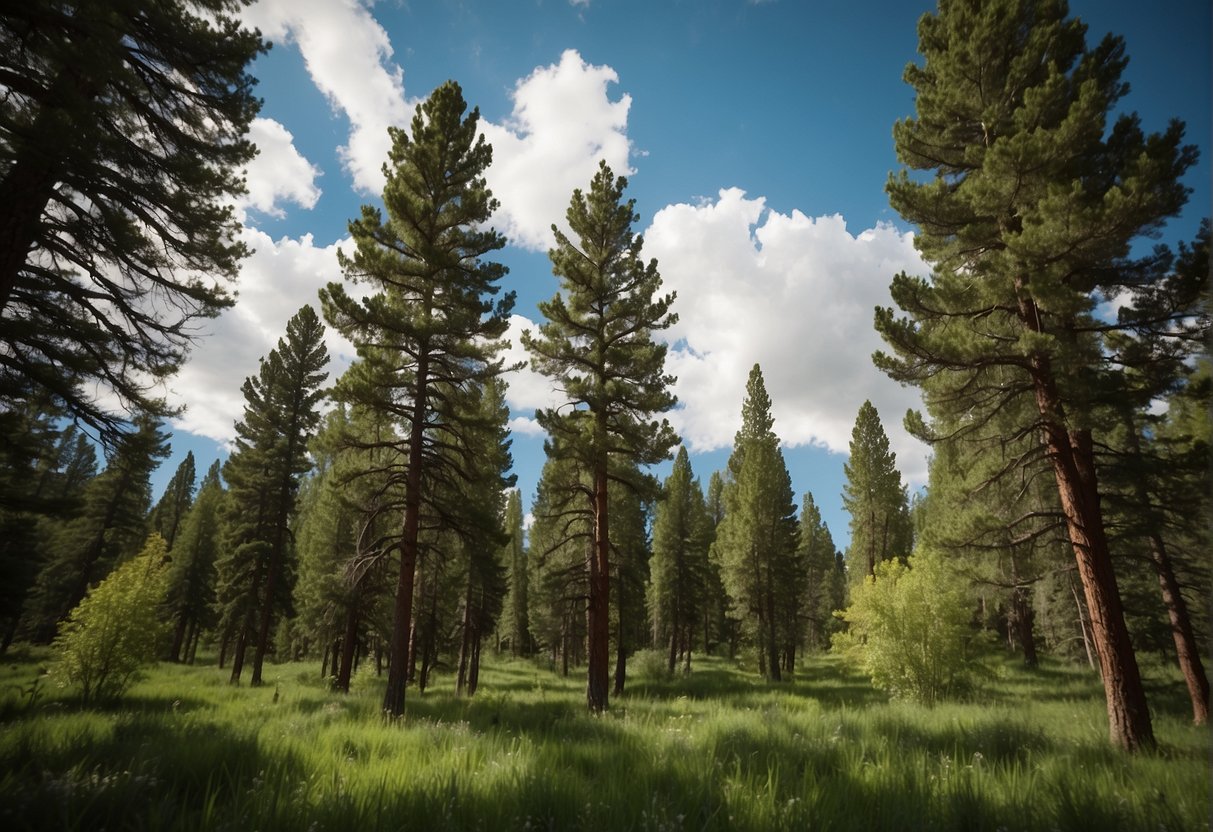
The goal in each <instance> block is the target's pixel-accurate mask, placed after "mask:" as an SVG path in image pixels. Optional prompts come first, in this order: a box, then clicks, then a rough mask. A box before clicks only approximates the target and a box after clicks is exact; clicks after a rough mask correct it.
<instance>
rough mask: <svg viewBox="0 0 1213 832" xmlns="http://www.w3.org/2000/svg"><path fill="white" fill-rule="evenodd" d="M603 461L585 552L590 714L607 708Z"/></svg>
mask: <svg viewBox="0 0 1213 832" xmlns="http://www.w3.org/2000/svg"><path fill="white" fill-rule="evenodd" d="M609 528H610V526H609V523H608V518H607V472H606V461H605V460H603V461H602V463H601V464H600V465H599V466H598V467H597V469H596V470H595V471H594V539H593V542H592V548H591V549H590V552H589V572H590V593H589V599H588V600H587V602H586V631H587V632H586V640H587V642H588V644H587V645H586V647H587V650H586V652H587V666H588V669H587V674H586V675H587V681H586V702H587V704H588V705H589V708H590V710H591V711H592V712H594V713H602V712H603V711H605V710H606V709H607V704H608V703H607V687H608V684H609V682H610V662H611V656H610V652H611V631H610V625H611V622H610V607H609V603H610V595H611V583H610V545H611V543H610V538H609V531H608V530H609Z"/></svg>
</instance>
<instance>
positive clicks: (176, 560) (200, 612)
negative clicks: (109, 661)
mask: <svg viewBox="0 0 1213 832" xmlns="http://www.w3.org/2000/svg"><path fill="white" fill-rule="evenodd" d="M223 495H224V490H223V483H222V482H221V481H220V478H219V462H218V461H216V462H214V463H213V464H212V465H211V467H210V469H209V470H208V471H207V472H206V476H204V477H203V478H202V485H201V486H200V487H199V489H198V497H197V499H196V500H194V502H193V505H192V506H190V509H189V511H188V512H186V514H185V517H184V518H183V519H182V521H181V525H180V527H179V531H178V534H177V537H176V541H175V543H174V544H173V547H172V550H171V551H170V553H169V554H170V564H169V568H168V575H167V578H166V581H167V589H166V595H165V612H166V614H167V618H168V620H169V621H170V622H171V624H172V627H173V641H172V645H171V647H170V648H169V659H170V660H172V661H174V662H182V661H184V662H188V663H190V664H193V661H194V654H195V651H196V650H197V647H198V640H199V638H200V637H201V635H202V631H203V630H204V629H205V628H207V627H210V626H211V625H212V624H213V623H214V622H213V607H214V603H215V561H216V560H217V558H218V555H219V544H220V534H221V523H220V516H219V511H220V508H221V507H222V505H223Z"/></svg>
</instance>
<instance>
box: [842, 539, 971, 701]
mask: <svg viewBox="0 0 1213 832" xmlns="http://www.w3.org/2000/svg"><path fill="white" fill-rule="evenodd" d="M966 589H967V588H966V586H965V582H964V581H963V580H962V579H961V578H960V577H958V576H957V575H956V573H955V572H954V571H953V570H950V569H949V568H948V567H947V564H945V563H944V562H943V559H942V557H940V556H939V555H938V554H936V553H933V552H929V551H927V552H920V553H919V554H917V555H915V556H914V557H911V558H910V559H909V563H908V565H907V564H903V563H901V562H900V561H897V560H890V561H885V562H884V563H881V564H879V565H878V566H877V567H876V577H875V579H873V577H872V576H870V575H869V576H867V577H866V578H864V581H863V583H862V584H861V585H859V586H857V587H856V588H855V590H854V591H853V592H852V595H851V606H850V607H849V608H848V609H846V610H845V611H843V612H842V613H839V615H840V617H841V618H842V619H843V620H844V621H846V622H847V624H849V625H850V628H849V630H848V631H846V632H842V633H838V634H837V635H835V636H834V647H835V649H839V650H840V651H841V652H842V654H843V655H844V656H846V657H848V658H849V659H851V660H852V661H854V662H855V663H856V664H858V665H859V666H860V667H861V668H862V669H863V670H864V672H866V673H867V674H868V676H870V677H871V679H872V684H873V685H875V686H876V687H878V688H880V689H882V690H885V691H888V692H889V693H891V694H892V695H893V696H895V697H898V698H902V699H912V700H915V701H918V702H924V703H927V704H934V703H935V702H937V701H938V700H940V699H944V698H947V697H951V696H956V695H958V694H961V693H963V692H965V691H966V690H968V689H969V688H970V687H971V685H972V681H973V674H974V671H975V670H976V665H975V663H974V661H973V659H972V657H971V650H970V646H971V645H970V642H971V641H972V639H973V637H974V632H973V628H972V626H971V620H972V609H971V607H972V605H971V604H970V603H969V600H970V596H969V593H968V592H967V591H966Z"/></svg>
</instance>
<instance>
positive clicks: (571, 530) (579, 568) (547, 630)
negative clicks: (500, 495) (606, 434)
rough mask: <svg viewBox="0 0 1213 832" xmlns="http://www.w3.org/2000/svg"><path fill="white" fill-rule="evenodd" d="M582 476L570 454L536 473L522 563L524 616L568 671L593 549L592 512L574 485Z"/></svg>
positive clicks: (575, 659)
mask: <svg viewBox="0 0 1213 832" xmlns="http://www.w3.org/2000/svg"><path fill="white" fill-rule="evenodd" d="M582 487H584V476H583V474H582V473H581V471H580V470H579V469H578V467H577V463H576V461H575V460H562V459H555V458H552V457H549V458H548V460H547V462H546V463H544V466H543V471H542V472H541V474H540V477H539V487H538V489H537V491H536V494H535V502H534V504H533V506H532V513H533V514H534V516H535V522H534V524H533V525H532V526H531V531H530V541H529V542H530V545H529V547H528V548H529V551H528V553H527V566H528V568H529V569H530V576H529V581H528V584H529V592H528V604H527V617H528V619H529V621H530V625H531V634H532V635H533V636H534V637H535V640H536V642H537V643H538V647H539V648H540V649H541V650H546V651H549V652H550V655H551V661H552V666H553V667H555V666H556V663H557V662H559V663H560V668H561V672H562V674H563V675H565V676H567V675H568V672H569V665H570V664H578V663H579V662H580V659H581V656H582V655H583V653H582V646H583V643H584V639H585V632H586V629H585V625H586V615H585V599H586V596H587V595H588V593H589V588H588V570H587V569H586V558H587V557H589V556H590V555H591V553H592V546H593V539H592V529H593V516H592V514H591V513H590V510H589V507H588V505H587V504H586V502H585V501H584V500H583V499H581V496H580V494H579V493H578V489H579V488H582Z"/></svg>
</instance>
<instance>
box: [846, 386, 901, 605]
mask: <svg viewBox="0 0 1213 832" xmlns="http://www.w3.org/2000/svg"><path fill="white" fill-rule="evenodd" d="M896 461H897V455H896V454H894V453H893V452H892V451H890V450H889V438H888V436H886V435H885V432H884V426H883V425H882V424H881V423H880V414H879V413H877V412H876V408H875V407H873V406H872V403H871V402H870V401H865V402H864V403H863V404H862V405H861V406H860V408H859V414H858V415H857V416H856V417H855V427H854V429H853V430H852V431H851V446H850V456H849V457H848V458H847V461H846V462H845V463H844V464H843V472H844V473H845V474H846V478H847V481H846V483H845V484H844V485H843V488H842V503H843V506H844V507H845V508H846V510H847V511H848V512H850V514H851V545H850V548H848V550H847V562H848V563H849V564H850V569H851V581H852V582H857V581H862V580H863V576H865V575H874V574H876V564H878V563H880V562H881V561H884V560H888V559H889V558H894V557H900V558H906V557H909V555H910V550H911V549H912V548H913V543H912V539H911V537H912V524H911V521H910V513H909V503H908V501H907V497H906V489H905V486H904V485H902V482H901V474H900V473H899V472H898V470H897V467H896Z"/></svg>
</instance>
